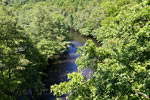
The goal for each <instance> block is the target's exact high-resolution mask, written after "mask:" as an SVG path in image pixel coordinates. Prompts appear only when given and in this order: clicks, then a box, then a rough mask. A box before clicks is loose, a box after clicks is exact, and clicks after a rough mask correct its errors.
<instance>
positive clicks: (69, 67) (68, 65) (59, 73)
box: [40, 32, 99, 100]
mask: <svg viewBox="0 0 150 100" xmlns="http://www.w3.org/2000/svg"><path fill="white" fill-rule="evenodd" d="M70 38H71V43H72V45H71V46H70V47H69V50H68V52H67V53H66V54H64V55H62V56H60V57H59V58H58V60H56V61H54V62H53V63H51V64H49V66H48V68H47V70H46V73H47V75H48V77H46V78H45V79H44V80H43V81H44V83H45V84H46V88H47V89H49V88H50V86H51V85H54V84H59V83H60V82H64V81H67V74H68V73H72V72H76V71H77V66H76V64H75V60H76V59H77V58H78V57H79V55H77V54H76V52H77V49H78V47H79V46H83V45H84V44H85V42H86V41H87V39H89V38H87V37H85V36H82V35H80V34H79V33H78V32H72V33H71V34H70ZM93 41H94V42H95V43H96V44H97V45H99V44H98V43H97V42H96V41H95V40H93ZM89 71H90V69H86V70H85V71H84V74H85V75H87V73H88V72H89ZM62 98H63V97H62ZM40 100H56V97H55V96H53V95H52V93H50V94H47V93H43V95H42V96H41V97H40Z"/></svg>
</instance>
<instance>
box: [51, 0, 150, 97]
mask: <svg viewBox="0 0 150 100" xmlns="http://www.w3.org/2000/svg"><path fill="white" fill-rule="evenodd" d="M89 2H90V1H89ZM91 2H92V1H91ZM90 4H91V3H90ZM97 4H98V3H97ZM147 4H148V3H146V4H145V1H143V2H141V3H138V2H137V1H136V0H135V1H129V0H103V1H102V2H101V3H99V4H98V6H95V5H92V6H90V7H89V9H88V8H85V9H80V10H78V11H77V12H74V13H73V14H72V15H73V18H74V22H73V25H74V26H72V28H75V29H76V30H79V31H80V32H81V34H83V35H90V36H94V37H95V38H96V39H97V40H98V41H101V44H102V46H100V47H96V45H95V44H94V43H93V42H92V41H90V40H89V41H87V43H86V44H85V45H84V46H83V47H80V48H79V50H78V54H80V55H81V56H80V57H79V58H78V59H77V60H76V64H77V66H78V70H79V72H76V73H72V74H69V75H68V78H69V81H68V82H64V83H60V84H59V85H54V86H52V87H51V88H52V91H53V92H54V95H56V96H57V97H58V98H59V97H60V96H61V95H63V94H68V96H67V98H69V99H71V100H149V98H150V97H149V95H150V94H149V90H150V87H149V83H150V80H149V77H150V76H149V75H150V71H149V64H150V63H149V61H150V58H149V52H150V50H149V42H150V40H149V33H150V30H149V29H150V13H149V12H150V7H149V6H148V5H147ZM84 7H86V6H84ZM87 7H88V5H87ZM94 8H97V9H100V10H92V11H91V9H94ZM93 26H94V27H93ZM88 67H90V68H92V70H93V71H94V74H93V75H91V76H90V78H89V79H86V78H85V76H83V75H82V70H83V69H86V68H88Z"/></svg>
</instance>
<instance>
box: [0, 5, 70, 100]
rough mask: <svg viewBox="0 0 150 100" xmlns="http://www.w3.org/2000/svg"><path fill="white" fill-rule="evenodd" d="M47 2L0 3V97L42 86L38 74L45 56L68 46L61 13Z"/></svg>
mask: <svg viewBox="0 0 150 100" xmlns="http://www.w3.org/2000/svg"><path fill="white" fill-rule="evenodd" d="M48 5H50V3H47V2H37V3H35V4H34V3H29V4H25V5H20V7H19V8H16V7H12V6H11V5H7V6H3V5H0V100H16V99H17V98H18V97H19V96H22V95H25V94H24V93H25V92H27V91H29V90H38V91H40V89H43V88H44V87H43V86H44V84H43V83H42V82H41V76H42V75H44V73H43V69H45V67H46V65H47V63H48V59H53V57H54V56H55V55H56V54H61V53H63V52H64V51H65V50H66V49H67V48H68V46H69V44H70V43H69V42H68V41H66V40H67V39H66V37H67V33H68V30H67V29H68V26H66V25H65V19H64V16H62V15H61V14H59V9H57V8H55V7H53V6H48Z"/></svg>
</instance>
